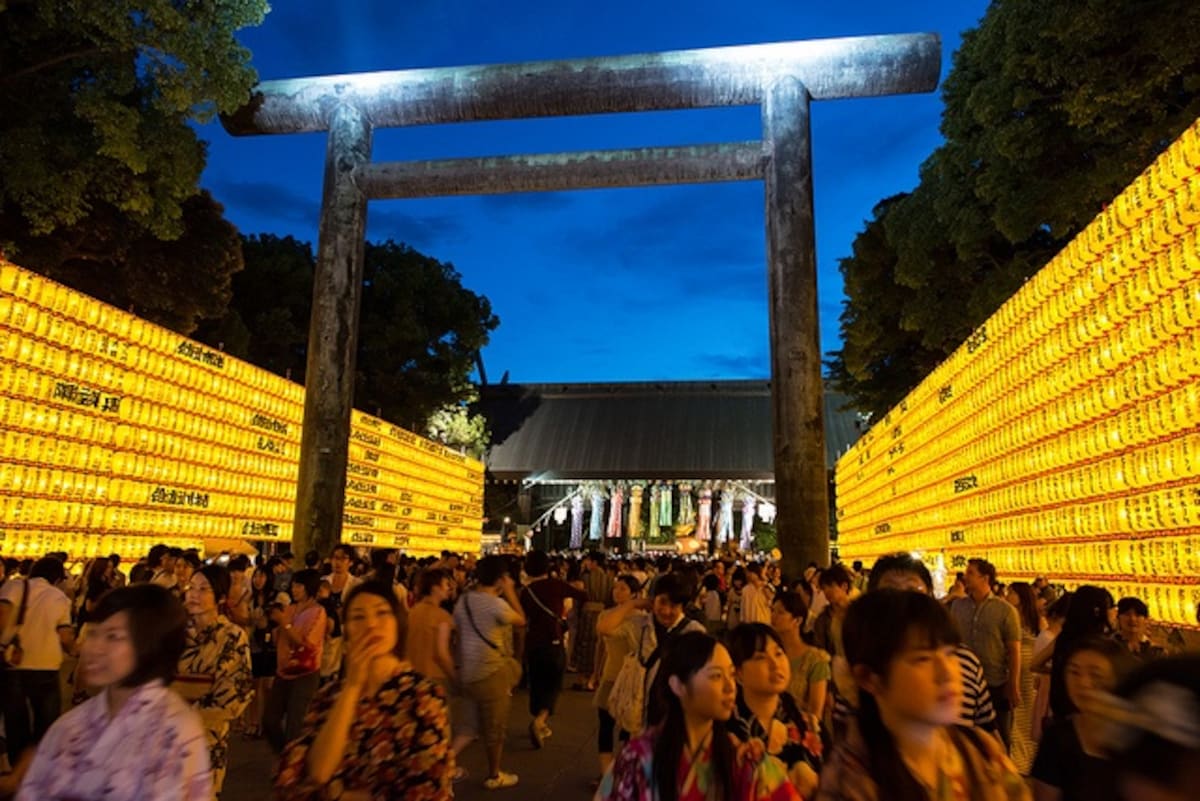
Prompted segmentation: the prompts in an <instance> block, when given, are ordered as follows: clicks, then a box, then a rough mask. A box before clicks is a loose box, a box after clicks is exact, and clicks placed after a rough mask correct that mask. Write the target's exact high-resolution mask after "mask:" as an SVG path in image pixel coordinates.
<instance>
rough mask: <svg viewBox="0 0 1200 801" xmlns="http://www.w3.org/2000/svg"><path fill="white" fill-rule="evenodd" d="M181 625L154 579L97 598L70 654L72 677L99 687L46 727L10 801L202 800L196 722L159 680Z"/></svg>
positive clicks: (202, 748) (175, 649)
mask: <svg viewBox="0 0 1200 801" xmlns="http://www.w3.org/2000/svg"><path fill="white" fill-rule="evenodd" d="M186 625H187V614H186V613H185V612H184V610H183V606H182V605H181V604H180V603H179V601H178V600H176V599H175V597H174V596H173V595H172V594H171V591H170V590H167V589H165V588H163V587H160V586H158V585H155V584H135V585H131V586H129V587H122V588H120V589H116V590H113V591H111V592H109V593H107V594H105V595H104V596H103V597H102V598H101V599H100V601H99V602H98V603H97V604H96V606H95V607H94V608H93V610H92V617H91V626H92V633H91V636H89V637H88V638H87V639H86V640H85V641H84V643H83V648H82V652H81V654H80V673H81V676H82V678H83V680H84V681H85V682H86V683H87V684H88V685H89V686H91V687H95V688H98V689H99V690H100V694H99V695H97V696H95V697H93V698H89V699H88V700H87V701H84V702H83V703H82V704H80V705H79V706H77V707H75V708H74V709H72V710H71V711H70V712H68V713H66V714H65V715H63V716H62V717H61V718H59V719H58V720H57V721H55V722H54V724H53V725H52V726H51V727H50V730H49V731H47V732H46V736H45V737H44V738H43V739H42V742H41V743H40V744H39V746H38V749H37V753H36V754H35V755H34V757H33V763H32V764H31V765H30V767H29V772H28V773H26V774H25V778H24V780H23V782H22V783H21V787H20V789H19V790H18V791H17V801H47V799H68V798H79V799H83V798H111V799H120V800H121V801H125V799H129V801H133V799H171V800H172V801H211V799H212V796H213V787H212V772H211V771H210V770H209V763H208V747H207V745H206V743H205V737H204V726H203V724H202V723H201V722H200V717H199V715H197V714H196V712H195V710H194V709H192V708H191V707H189V706H188V704H187V702H185V701H184V700H183V699H182V698H180V697H179V696H178V695H177V694H176V693H174V692H172V691H171V690H170V689H168V688H167V686H166V682H168V681H170V680H171V677H172V676H173V675H174V673H175V666H176V664H177V663H178V661H179V655H180V654H181V653H182V652H183V646H184V640H185V637H186Z"/></svg>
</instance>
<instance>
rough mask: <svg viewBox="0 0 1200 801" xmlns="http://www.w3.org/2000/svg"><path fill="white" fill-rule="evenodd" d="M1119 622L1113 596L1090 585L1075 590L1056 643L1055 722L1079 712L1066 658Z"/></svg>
mask: <svg viewBox="0 0 1200 801" xmlns="http://www.w3.org/2000/svg"><path fill="white" fill-rule="evenodd" d="M1116 622H1117V607H1116V603H1115V602H1114V601H1113V597H1112V593H1111V592H1109V591H1108V590H1106V589H1104V588H1103V587H1093V586H1091V585H1089V584H1085V585H1084V586H1082V587H1080V588H1079V589H1077V590H1075V592H1074V594H1073V595H1072V596H1071V606H1070V607H1069V608H1068V609H1067V619H1066V620H1064V621H1063V627H1062V632H1061V633H1060V634H1059V635H1058V639H1056V640H1055V641H1054V656H1053V657H1052V660H1053V661H1051V663H1050V714H1051V715H1053V716H1054V718H1056V719H1060V720H1061V719H1064V718H1067V717H1069V716H1070V715H1072V714H1073V713H1074V712H1076V711H1077V710H1076V708H1075V705H1074V704H1073V703H1072V702H1071V696H1070V694H1069V693H1068V692H1067V680H1066V669H1067V668H1066V660H1065V659H1063V658H1062V655H1063V654H1066V653H1068V652H1069V651H1071V650H1072V649H1073V648H1074V647H1075V644H1076V643H1077V642H1079V641H1081V640H1086V639H1088V638H1089V637H1107V636H1108V635H1109V634H1111V633H1112V630H1113V626H1114V625H1116Z"/></svg>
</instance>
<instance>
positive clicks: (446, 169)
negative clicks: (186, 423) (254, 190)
mask: <svg viewBox="0 0 1200 801" xmlns="http://www.w3.org/2000/svg"><path fill="white" fill-rule="evenodd" d="M940 69H941V42H940V39H939V37H938V36H937V35H936V34H906V35H894V36H866V37H855V38H844V39H821V40H811V41H799V42H778V43H772V44H759V45H745V46H738V47H722V48H712V49H704V50H681V51H675V52H666V53H652V54H645V55H633V56H617V57H609V58H590V59H578V60H571V61H542V62H532V63H526V64H503V65H489V66H474V67H449V68H436V69H415V70H401V71H395V72H375V73H360V74H355V75H336V76H323V77H314V78H298V79H293V80H277V81H267V82H264V83H261V84H259V86H258V87H257V89H256V90H255V92H254V94H253V96H252V98H251V100H250V102H249V103H248V104H247V105H246V106H245V107H243V108H242V109H240V110H239V111H237V112H236V113H234V114H232V115H230V116H228V117H225V118H223V119H222V123H223V124H224V126H225V129H226V130H227V131H229V132H230V133H231V134H234V135H237V136H244V135H252V134H281V133H304V132H310V131H328V132H329V143H328V147H327V150H326V161H325V186H324V196H323V199H322V205H321V221H320V229H319V239H318V246H317V265H316V273H315V276H314V286H313V311H312V320H311V323H310V327H309V339H308V363H307V367H306V383H307V388H308V392H307V393H306V395H305V401H304V428H303V435H302V439H301V445H300V473H299V488H298V493H297V499H296V518H295V527H294V529H293V552H294V553H296V554H303V553H305V552H307V551H308V550H310V549H313V548H315V549H317V550H319V551H321V552H323V553H327V552H328V551H329V550H331V549H332V547H333V545H334V544H335V543H336V542H338V539H339V537H340V534H341V526H342V512H343V494H344V492H345V485H346V462H347V456H348V451H349V434H350V412H351V409H352V405H353V392H354V370H355V351H356V349H357V342H358V313H359V302H360V298H361V291H362V275H363V237H364V235H365V231H366V217H367V201H368V200H378V199H384V198H411V197H428V196H435V195H470V194H506V193H511V192H535V191H536V192H540V191H550V190H564V189H585V188H594V187H632V186H652V185H657V184H679V183H707V182H716V181H744V180H755V179H761V180H763V181H764V183H765V184H766V224H767V269H768V286H769V290H768V292H769V303H770V338H771V382H772V383H771V386H772V404H773V407H774V414H773V421H774V439H775V492H776V505H777V508H778V517H777V526H778V530H779V543H780V547H781V549H782V550H783V554H784V563H785V569H786V571H787V572H788V573H789V574H790V575H799V574H800V570H801V569H802V568H803V567H804V566H805V565H806V564H807V563H808V562H810V561H812V562H816V563H818V564H825V563H826V562H827V561H828V556H829V501H828V478H827V474H826V469H825V431H824V419H823V385H822V381H821V349H820V329H819V326H818V320H817V280H816V276H817V271H816V244H815V234H814V230H813V200H812V146H811V141H810V137H811V129H810V121H809V104H810V102H811V101H813V100H832V99H839V98H849V97H870V96H879V95H888V94H901V93H912V92H929V91H932V90H933V89H935V88H936V87H937V82H938V74H939V72H940ZM737 105H759V106H760V107H761V109H762V127H763V136H762V140H761V141H757V142H740V143H731V144H719V145H703V146H696V147H660V148H641V149H630V150H613V151H593V152H583V153H555V154H547V155H535V156H505V157H492V158H469V159H453V160H445V161H425V162H396V163H372V162H371V139H372V132H373V131H374V129H375V128H378V127H392V126H405V125H428V124H437V123H451V122H468V121H475V120H495V119H524V118H530V117H553V116H567V115H579V114H604V113H612V112H628V111H655V110H673V109H689V108H707V107H718V106H737Z"/></svg>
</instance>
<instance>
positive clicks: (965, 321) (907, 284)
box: [828, 0, 1200, 415]
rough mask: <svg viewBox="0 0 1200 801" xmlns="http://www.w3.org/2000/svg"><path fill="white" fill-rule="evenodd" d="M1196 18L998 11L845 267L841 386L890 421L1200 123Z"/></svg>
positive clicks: (1175, 10)
mask: <svg viewBox="0 0 1200 801" xmlns="http://www.w3.org/2000/svg"><path fill="white" fill-rule="evenodd" d="M1184 31H1192V32H1196V31H1200V4H1198V3H1194V2H1190V0H1158V1H1157V2H1146V3H1112V2H1103V1H1102V0H1067V1H1066V2H1061V3H1050V4H1047V3H1041V2H1035V0H995V2H993V3H992V5H991V7H990V8H989V9H988V12H987V14H986V15H985V16H984V18H983V20H982V21H981V23H980V25H979V27H978V28H976V29H973V30H971V31H968V32H967V33H966V34H964V36H963V43H962V47H961V48H960V49H959V51H958V52H957V53H956V54H955V56H954V65H953V68H952V70H951V72H950V74H949V76H948V77H947V79H946V81H945V84H944V86H943V90H942V93H943V98H944V100H945V110H944V112H943V115H942V125H941V130H942V134H943V135H944V137H945V143H944V144H943V145H942V146H941V147H939V148H938V149H937V150H935V151H934V153H933V154H932V155H930V157H929V158H928V159H927V160H926V161H925V163H924V164H923V165H922V167H921V173H920V183H919V185H918V186H917V187H916V188H915V189H914V190H913V192H912V193H910V194H907V195H901V196H898V197H896V198H890V199H888V200H885V201H883V202H882V203H880V204H879V205H878V206H877V207H876V209H875V212H874V218H873V219H872V220H870V221H868V222H867V223H866V225H865V228H864V229H863V231H862V232H860V233H859V235H858V237H857V238H856V240H855V242H854V245H853V252H852V254H851V255H850V256H848V257H846V258H844V259H842V260H841V264H840V267H841V271H842V275H843V277H844V279H845V285H846V295H847V298H848V300H847V301H846V303H845V305H844V309H843V312H842V315H841V330H842V339H843V344H842V348H841V349H840V350H837V351H834V352H833V353H832V354H831V357H832V358H831V359H830V361H829V362H828V367H829V371H830V375H831V377H832V378H833V380H834V381H835V383H836V384H837V385H838V386H839V388H840V389H842V390H843V391H845V392H846V393H847V394H849V395H850V396H851V397H852V398H853V399H854V402H855V404H856V405H857V406H858V407H859V408H860V409H862V410H863V411H868V412H871V413H873V414H875V415H882V414H883V413H884V412H886V411H887V410H888V409H890V408H891V407H892V406H894V405H895V404H896V403H898V402H899V401H900V400H901V399H902V398H903V397H904V395H905V394H906V393H907V392H908V391H909V390H911V389H912V388H913V387H914V386H916V385H917V384H918V383H919V382H920V380H921V379H922V378H923V377H924V376H925V375H927V374H928V373H929V372H930V371H931V370H932V369H933V368H934V367H935V366H936V365H937V364H938V363H939V362H940V361H942V360H943V359H945V358H946V357H947V356H948V355H949V354H950V353H952V352H953V351H954V349H955V348H957V347H958V346H959V345H960V344H961V343H962V342H963V341H964V340H965V339H966V338H967V336H969V334H970V332H971V331H972V330H973V329H974V328H976V327H977V326H978V325H979V324H980V323H982V322H983V321H984V320H986V319H987V317H989V316H990V315H991V314H992V313H993V312H994V311H995V310H996V309H997V308H998V307H999V306H1000V304H1001V303H1003V302H1004V300H1005V299H1007V298H1008V297H1010V296H1011V295H1012V293H1013V292H1015V291H1016V290H1017V289H1019V288H1020V286H1021V284H1022V283H1023V282H1024V281H1026V280H1027V279H1028V278H1029V277H1031V276H1032V275H1033V274H1034V273H1036V272H1037V270H1038V269H1040V268H1041V267H1042V266H1043V265H1044V264H1045V263H1046V262H1047V261H1049V259H1050V258H1051V257H1052V256H1053V255H1054V254H1055V253H1056V252H1058V251H1059V250H1061V249H1062V247H1063V246H1065V245H1066V244H1067V243H1068V242H1069V241H1070V240H1071V238H1073V237H1074V236H1075V235H1076V234H1077V233H1078V232H1079V231H1081V230H1082V229H1083V228H1084V227H1085V226H1086V225H1087V224H1088V222H1090V221H1091V219H1092V218H1093V217H1095V215H1096V214H1098V213H1099V212H1100V211H1102V210H1103V208H1104V206H1105V204H1107V203H1108V202H1109V201H1110V200H1111V199H1112V198H1113V197H1114V196H1115V195H1116V194H1118V193H1119V192H1120V191H1121V189H1123V188H1124V187H1125V186H1126V185H1128V183H1129V182H1130V181H1132V180H1133V179H1134V178H1135V177H1136V176H1137V175H1138V173H1140V172H1141V171H1142V170H1143V169H1144V168H1145V167H1146V165H1148V164H1149V163H1150V162H1151V161H1152V160H1153V159H1154V158H1155V156H1156V155H1158V153H1160V152H1161V151H1162V150H1163V149H1164V148H1165V147H1166V146H1167V145H1168V144H1169V143H1170V142H1171V141H1172V140H1173V139H1174V138H1175V137H1177V136H1178V135H1179V133H1180V132H1181V131H1182V130H1183V129H1184V128H1186V127H1187V126H1188V125H1189V124H1191V123H1192V122H1193V121H1194V120H1195V119H1196V118H1197V117H1198V116H1200V49H1198V48H1196V47H1195V37H1193V36H1188V35H1181V33H1182V32H1184Z"/></svg>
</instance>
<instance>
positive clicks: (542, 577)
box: [519, 551, 588, 748]
mask: <svg viewBox="0 0 1200 801" xmlns="http://www.w3.org/2000/svg"><path fill="white" fill-rule="evenodd" d="M549 572H550V557H549V556H548V555H547V554H546V552H545V551H530V552H529V553H528V554H526V555H525V575H526V576H527V577H528V583H527V584H526V585H525V586H524V587H522V588H521V592H520V593H519V597H520V600H521V609H522V611H523V612H524V613H525V620H526V621H528V626H527V627H526V629H525V632H526V634H525V664H526V665H527V667H528V676H527V678H528V679H529V714H530V715H531V716H532V717H533V720H532V721H530V723H529V739H530V740H531V741H532V742H533V747H534V748H541V747H542V746H543V745H545V743H546V738H547V737H549V736H550V734H551V731H550V716H551V715H552V714H554V705H555V702H556V701H557V700H558V696H559V694H560V693H561V692H562V686H563V674H564V673H566V670H567V651H566V648H565V647H564V645H563V640H564V635H565V634H566V624H565V622H564V620H563V603H564V601H566V599H568V598H570V599H572V600H573V601H574V602H575V603H576V604H578V605H582V604H583V603H584V602H585V601H587V597H588V596H587V592H586V591H585V590H581V589H577V588H575V587H572V586H571V585H570V584H568V583H567V582H565V581H563V580H561V579H558V578H554V577H553V576H550V575H548V574H549Z"/></svg>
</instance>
